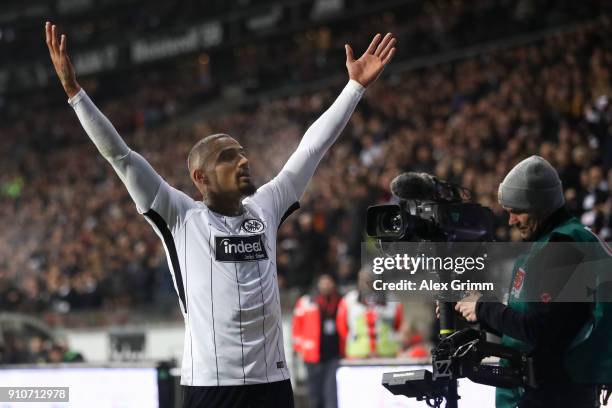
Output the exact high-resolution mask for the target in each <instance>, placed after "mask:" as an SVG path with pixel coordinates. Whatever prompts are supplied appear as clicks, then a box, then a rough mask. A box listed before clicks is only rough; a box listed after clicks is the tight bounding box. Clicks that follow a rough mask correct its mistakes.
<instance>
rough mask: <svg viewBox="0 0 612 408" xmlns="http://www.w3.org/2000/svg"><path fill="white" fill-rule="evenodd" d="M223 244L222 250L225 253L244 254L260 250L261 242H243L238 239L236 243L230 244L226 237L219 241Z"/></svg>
mask: <svg viewBox="0 0 612 408" xmlns="http://www.w3.org/2000/svg"><path fill="white" fill-rule="evenodd" d="M221 244H222V245H223V251H224V252H225V253H226V254H244V253H249V252H259V251H261V243H260V242H254V243H252V244H250V243H248V242H244V241H243V240H240V242H238V243H237V244H232V243H231V241H230V240H229V238H226V239H224V240H222V241H221Z"/></svg>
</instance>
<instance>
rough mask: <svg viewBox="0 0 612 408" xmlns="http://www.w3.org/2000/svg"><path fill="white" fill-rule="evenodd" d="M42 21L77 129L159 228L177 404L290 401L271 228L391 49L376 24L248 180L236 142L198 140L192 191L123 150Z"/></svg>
mask: <svg viewBox="0 0 612 408" xmlns="http://www.w3.org/2000/svg"><path fill="white" fill-rule="evenodd" d="M57 31H58V30H57V27H56V26H55V25H53V24H51V23H49V22H47V23H46V24H45V34H46V41H47V46H48V48H49V53H50V55H51V60H52V62H53V66H54V68H55V71H56V73H57V75H58V77H59V79H60V82H61V84H62V86H63V88H64V90H65V91H66V94H67V95H68V98H69V99H68V103H69V104H70V105H71V106H72V108H73V109H74V110H75V112H76V114H77V116H78V119H79V121H80V122H81V125H82V126H83V129H84V130H85V132H86V133H87V135H88V136H89V137H90V139H91V140H92V142H93V143H94V144H95V146H96V147H97V149H98V150H99V152H100V153H101V154H102V156H103V157H104V158H105V159H106V160H107V161H108V162H109V163H110V164H111V166H112V167H113V169H114V170H115V171H116V172H117V175H118V176H119V178H120V179H121V181H122V182H123V183H124V184H125V186H126V188H127V190H128V192H129V194H130V196H131V197H132V199H133V200H134V203H135V204H136V208H137V210H138V212H139V213H140V214H142V215H144V217H145V219H146V220H147V221H148V222H149V223H150V224H151V225H152V227H153V228H154V230H155V232H156V233H157V235H158V236H159V237H160V238H161V240H162V242H163V244H164V248H165V250H166V255H167V259H168V265H169V267H170V271H171V274H172V279H173V282H174V286H175V289H176V292H177V294H178V297H179V305H180V308H181V311H182V314H183V317H184V321H185V343H184V344H185V345H184V351H183V361H182V373H181V374H182V375H181V384H182V385H183V386H185V387H184V407H239V408H240V407H253V408H255V407H262V408H263V407H265V408H274V407H283V408H285V407H293V393H292V390H291V383H290V381H289V371H288V370H287V366H286V362H285V356H284V350H283V334H282V330H281V307H280V301H279V294H278V284H277V278H276V233H277V229H278V226H279V225H280V224H281V223H282V221H283V220H284V218H285V217H286V216H287V215H288V214H289V213H290V212H291V211H292V210H294V209H296V208H297V207H298V206H299V204H298V202H299V199H300V197H301V196H302V194H303V193H304V190H305V189H306V186H307V184H308V181H309V180H310V179H311V177H312V175H313V173H314V171H315V169H316V167H317V165H318V164H319V162H320V160H321V158H322V157H323V155H324V154H325V152H326V151H327V149H329V148H330V147H331V145H332V144H333V143H334V141H335V140H336V138H337V137H338V136H339V135H340V133H341V132H342V130H343V129H344V127H345V125H346V123H347V122H348V120H349V118H350V116H351V114H352V113H353V110H354V109H355V106H356V105H357V103H358V102H359V100H360V99H361V96H362V94H363V92H364V91H365V89H366V88H367V87H368V86H369V85H370V84H371V83H372V82H374V81H375V80H376V79H377V78H378V76H379V75H380V73H381V72H382V71H383V69H384V67H385V66H386V65H387V64H388V63H389V61H390V60H391V59H392V58H393V55H394V53H395V41H396V40H395V38H394V36H393V35H392V34H390V33H389V34H387V35H385V36H384V38H382V36H381V35H380V34H377V35H376V36H375V37H374V39H373V40H372V42H371V43H370V45H369V47H368V49H367V50H366V51H365V53H364V54H363V55H362V56H361V57H360V58H359V59H355V58H354V57H353V51H352V49H351V47H350V46H349V45H346V67H347V70H348V76H349V82H348V83H347V85H346V86H345V88H344V89H343V90H342V92H341V93H340V95H339V96H338V98H337V99H336V100H335V101H334V103H333V104H332V105H331V106H330V107H329V108H328V109H327V110H326V111H325V112H324V113H323V114H322V115H321V117H320V118H319V119H317V120H316V121H315V122H314V123H313V124H312V125H311V126H310V127H309V128H308V130H307V131H306V133H305V134H304V136H303V138H302V140H301V142H300V144H299V146H298V147H297V149H296V150H295V152H293V154H292V155H291V157H290V158H289V160H288V161H287V163H286V164H285V166H284V167H283V168H282V170H281V171H280V172H279V173H278V175H277V176H276V177H274V178H273V179H272V180H271V181H269V182H268V183H266V184H264V185H263V186H261V187H259V188H256V187H255V185H254V184H253V182H252V180H251V175H250V171H249V161H248V159H247V157H246V155H245V153H244V150H243V149H242V146H241V145H240V143H238V141H236V140H235V139H233V138H232V137H231V136H229V135H226V134H221V133H220V134H215V135H211V136H208V137H205V138H204V139H202V140H200V141H198V142H197V143H196V144H195V145H194V146H193V148H192V149H191V151H190V153H189V157H188V158H187V166H188V169H189V175H190V177H191V180H192V181H193V183H194V184H195V185H196V187H197V189H198V191H199V192H200V193H201V194H202V201H195V200H193V199H192V198H190V197H189V196H188V195H186V194H184V193H182V192H180V191H178V190H176V189H174V188H173V187H171V186H170V185H169V184H168V183H167V182H166V181H164V180H163V179H162V178H161V176H159V175H158V174H157V173H156V172H155V170H154V169H153V168H152V167H151V166H150V165H149V163H148V162H147V161H146V160H145V159H144V158H143V157H142V156H141V155H139V154H138V153H136V152H135V151H133V150H131V149H130V148H129V147H128V146H127V145H126V144H125V142H124V141H123V139H122V138H121V137H120V136H119V134H118V133H117V131H116V130H115V128H114V127H113V126H112V124H111V123H110V122H109V120H108V119H107V118H106V117H105V116H104V115H103V114H102V113H101V112H100V111H99V110H98V108H97V107H96V106H95V105H94V103H93V102H92V100H91V99H90V98H89V96H88V95H87V94H86V93H85V91H84V90H83V89H82V88H81V87H80V86H79V84H78V82H77V80H76V73H75V70H74V68H73V66H72V64H71V62H70V58H69V56H68V53H67V38H66V36H65V35H61V36H59V35H58V32H57Z"/></svg>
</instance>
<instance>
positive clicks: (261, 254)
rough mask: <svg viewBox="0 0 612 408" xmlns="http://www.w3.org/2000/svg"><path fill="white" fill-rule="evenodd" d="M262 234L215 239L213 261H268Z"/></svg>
mask: <svg viewBox="0 0 612 408" xmlns="http://www.w3.org/2000/svg"><path fill="white" fill-rule="evenodd" d="M261 237H262V234H259V235H234V236H226V237H215V259H216V260H217V261H219V262H253V261H261V260H262V259H268V254H267V252H266V248H265V247H264V243H263V240H262V239H261Z"/></svg>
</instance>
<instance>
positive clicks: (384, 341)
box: [337, 268, 403, 358]
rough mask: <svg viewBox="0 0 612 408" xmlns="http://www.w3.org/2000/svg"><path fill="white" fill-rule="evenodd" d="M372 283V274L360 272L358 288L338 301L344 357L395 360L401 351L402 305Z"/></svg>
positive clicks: (366, 271)
mask: <svg viewBox="0 0 612 408" xmlns="http://www.w3.org/2000/svg"><path fill="white" fill-rule="evenodd" d="M372 281H373V275H372V273H371V272H370V271H369V270H367V269H366V268H364V269H362V270H361V271H360V272H359V276H358V281H357V289H355V290H353V291H351V292H349V293H347V294H346V295H345V296H344V297H343V298H342V301H341V302H340V306H339V310H338V318H337V323H338V333H339V334H340V341H341V344H343V349H344V354H345V355H346V357H347V358H371V357H395V356H397V354H398V352H399V350H400V339H399V329H400V327H401V325H402V322H403V310H402V304H401V303H398V302H390V301H388V300H387V298H386V296H385V292H382V291H374V289H373V288H372Z"/></svg>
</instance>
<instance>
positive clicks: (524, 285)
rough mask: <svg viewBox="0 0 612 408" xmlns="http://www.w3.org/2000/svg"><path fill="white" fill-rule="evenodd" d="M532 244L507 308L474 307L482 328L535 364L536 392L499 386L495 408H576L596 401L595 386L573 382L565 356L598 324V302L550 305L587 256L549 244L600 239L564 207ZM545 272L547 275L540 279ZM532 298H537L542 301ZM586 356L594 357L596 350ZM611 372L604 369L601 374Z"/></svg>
mask: <svg viewBox="0 0 612 408" xmlns="http://www.w3.org/2000/svg"><path fill="white" fill-rule="evenodd" d="M533 241H534V244H533V245H532V247H531V250H530V252H529V253H528V254H526V255H524V256H522V257H520V258H519V259H518V260H517V262H516V263H515V267H514V274H513V282H512V288H511V294H510V298H509V301H508V306H505V305H504V304H502V303H498V302H486V301H479V302H478V303H477V304H476V316H477V319H478V322H479V323H480V325H481V327H482V328H483V329H485V330H487V331H490V332H493V333H496V334H498V335H503V337H502V343H503V344H505V345H508V346H510V347H512V348H515V349H518V350H521V351H524V352H527V353H529V354H530V356H531V357H533V360H534V369H535V375H536V382H537V383H538V388H537V389H527V390H523V389H521V388H514V389H503V388H498V389H497V395H496V406H497V407H498V408H506V407H507V408H510V407H516V406H517V405H518V403H519V401H523V402H525V401H530V402H532V403H533V404H534V405H533V406H540V405H539V404H543V405H542V406H546V407H556V406H567V407H569V406H572V407H573V406H578V405H579V404H582V401H586V400H590V399H591V398H596V389H597V388H596V386H593V385H580V384H577V383H576V382H575V381H574V378H575V376H572V378H570V373H569V372H568V370H567V369H566V367H567V361H566V360H567V358H566V357H567V353H568V349H570V346H573V344H575V341H576V339H577V338H578V337H579V334H580V333H581V331H582V330H584V328H585V327H587V326H589V323H590V322H592V321H593V320H594V317H593V316H594V314H593V311H594V306H595V304H594V303H590V302H582V303H569V302H554V301H551V300H555V299H554V298H555V295H556V294H557V293H558V291H559V290H560V289H561V288H562V287H563V285H564V284H565V283H566V282H567V281H568V280H569V278H570V276H571V274H572V273H573V272H574V270H575V269H576V267H577V266H578V264H580V262H584V259H585V254H584V252H583V251H582V250H581V249H578V248H575V246H573V245H571V244H567V245H563V246H562V250H561V251H560V250H559V247H558V246H557V247H555V246H554V245H547V244H548V243H550V242H568V243H572V242H574V243H580V242H593V243H599V241H598V238H597V237H596V236H595V235H594V234H593V233H592V232H590V231H589V230H588V229H586V228H585V227H584V226H583V225H582V224H580V222H579V221H578V220H577V219H576V218H573V217H571V216H570V215H569V213H568V212H567V210H566V209H565V208H561V209H559V210H557V211H556V212H555V213H554V214H553V215H552V216H551V217H550V218H549V219H548V221H547V222H546V223H545V225H543V226H542V228H540V230H539V231H538V232H536V236H535V237H534V238H533ZM576 246H578V247H580V245H576ZM593 246H594V245H591V246H590V247H593ZM597 246H599V245H597ZM602 248H603V247H602ZM602 251H603V249H602ZM604 255H605V254H604ZM608 256H609V255H608ZM551 270H554V279H550V274H551ZM547 272H548V276H546V277H545V278H542V277H543V276H544V274H546V273H547ZM542 282H544V284H543V283H542ZM534 299H539V302H538V301H537V300H536V301H534ZM608 320H609V319H608ZM607 330H609V328H608V329H607ZM587 353H589V354H591V355H596V353H597V351H596V350H590V352H588V351H587ZM502 364H504V362H503V361H502ZM605 364H608V365H609V364H611V362H610V361H607V362H605ZM609 369H610V368H609V367H603V368H602V370H603V371H607V370H609ZM572 371H573V370H572ZM551 401H559V402H558V404H561V405H557V403H552V404H551ZM572 401H576V403H574V402H572ZM573 404H574V405H573ZM525 406H532V405H527V404H526V405H525ZM580 406H584V405H580Z"/></svg>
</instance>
